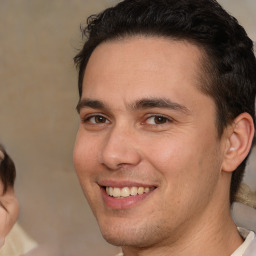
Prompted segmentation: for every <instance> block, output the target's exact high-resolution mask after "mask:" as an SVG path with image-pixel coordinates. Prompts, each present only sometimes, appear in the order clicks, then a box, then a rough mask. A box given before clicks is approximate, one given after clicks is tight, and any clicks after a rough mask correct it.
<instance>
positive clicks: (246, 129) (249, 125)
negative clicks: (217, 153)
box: [222, 113, 254, 172]
mask: <svg viewBox="0 0 256 256" xmlns="http://www.w3.org/2000/svg"><path fill="white" fill-rule="evenodd" d="M226 135H227V137H226V148H225V155H224V159H223V163H222V171H225V172H233V171H234V170H235V169H236V168H237V167H238V166H239V165H240V164H241V163H242V162H243V160H244V159H245V158H246V156H247V155H248V154H249V151H250V149H251V145H252V140H253V136H254V123H253V119H252V117H251V116H250V115H249V114H248V113H242V114H240V115H239V116H237V117H236V119H234V121H233V123H232V124H231V125H230V126H229V127H228V128H227V133H226Z"/></svg>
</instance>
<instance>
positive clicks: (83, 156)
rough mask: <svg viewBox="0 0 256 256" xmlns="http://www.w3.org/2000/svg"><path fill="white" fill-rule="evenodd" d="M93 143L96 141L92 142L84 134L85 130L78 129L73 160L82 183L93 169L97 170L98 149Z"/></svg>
mask: <svg viewBox="0 0 256 256" xmlns="http://www.w3.org/2000/svg"><path fill="white" fill-rule="evenodd" d="M92 145H95V143H93V142H91V141H90V138H89V137H88V136H84V134H83V132H81V131H78V134H77V137H76V142H75V147H74V152H73V162H74V167H75V170H76V173H77V175H78V178H79V180H80V182H81V183H83V182H84V181H86V180H87V179H88V178H89V177H90V175H91V174H92V173H91V170H95V168H93V166H94V165H95V162H96V161H95V158H96V154H97V151H96V147H95V146H92Z"/></svg>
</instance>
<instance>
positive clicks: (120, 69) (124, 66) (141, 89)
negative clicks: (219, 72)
mask: <svg viewBox="0 0 256 256" xmlns="http://www.w3.org/2000/svg"><path fill="white" fill-rule="evenodd" d="M202 57H203V52H202V51H201V50H200V49H199V47H197V46H195V45H193V44H191V43H189V42H187V41H180V40H172V39H167V38H162V37H154V36H147V37H146V36H133V37H128V38H123V39H116V40H113V41H109V42H105V43H102V44H100V45H99V46H98V47H97V48H96V49H95V50H94V52H93V53H92V55H91V57H90V59H89V62H88V64H87V67H86V70H85V75H84V80H83V93H82V98H83V97H86V98H88V97H89V98H90V97H92V98H94V97H100V98H103V99H107V98H108V97H109V98H111V97H112V99H113V100H114V99H115V97H116V95H117V94H119V96H121V97H125V98H126V99H127V100H128V99H129V98H134V97H137V96H139V95H141V97H147V96H149V97H151V96H154V97H162V96H163V94H165V95H170V96H171V97H172V96H174V97H178V98H182V97H183V96H184V94H187V93H188V91H187V89H188V88H189V89H190V90H191V89H192V90H193V91H196V93H200V94H201V91H200V90H199V89H198V88H199V87H200V77H201V73H202V71H201V66H202V64H201V63H202V59H203V58H202ZM190 93H192V91H191V92H190Z"/></svg>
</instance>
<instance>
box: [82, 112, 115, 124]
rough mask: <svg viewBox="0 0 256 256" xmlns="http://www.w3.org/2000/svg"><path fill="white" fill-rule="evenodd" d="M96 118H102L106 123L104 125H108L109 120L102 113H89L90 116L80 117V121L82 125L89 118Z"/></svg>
mask: <svg viewBox="0 0 256 256" xmlns="http://www.w3.org/2000/svg"><path fill="white" fill-rule="evenodd" d="M96 117H103V118H105V119H106V120H107V122H105V123H110V120H109V118H108V117H106V115H104V114H102V113H91V114H85V115H84V116H81V121H82V122H83V123H87V122H88V121H89V120H90V119H91V118H96ZM90 123H91V124H104V123H93V122H90Z"/></svg>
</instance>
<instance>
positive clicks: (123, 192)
mask: <svg viewBox="0 0 256 256" xmlns="http://www.w3.org/2000/svg"><path fill="white" fill-rule="evenodd" d="M152 189H153V188H152ZM150 190H151V189H150V188H149V187H146V188H144V187H131V188H128V187H123V188H116V187H106V192H107V194H108V195H109V196H112V197H117V198H120V197H129V196H136V195H142V194H144V193H148V192H149V191H150Z"/></svg>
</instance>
